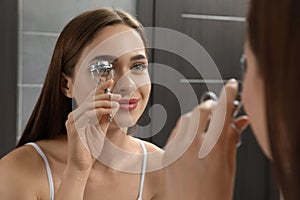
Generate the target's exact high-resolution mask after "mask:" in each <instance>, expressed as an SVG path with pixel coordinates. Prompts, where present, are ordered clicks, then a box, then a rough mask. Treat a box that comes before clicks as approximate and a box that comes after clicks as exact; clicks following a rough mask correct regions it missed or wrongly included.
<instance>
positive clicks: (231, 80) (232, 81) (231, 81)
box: [228, 78, 237, 83]
mask: <svg viewBox="0 0 300 200" xmlns="http://www.w3.org/2000/svg"><path fill="white" fill-rule="evenodd" d="M236 82H237V81H236V79H234V78H232V79H230V80H229V81H228V83H236Z"/></svg>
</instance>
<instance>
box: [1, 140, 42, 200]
mask: <svg viewBox="0 0 300 200" xmlns="http://www.w3.org/2000/svg"><path fill="white" fill-rule="evenodd" d="M43 164H44V163H43V160H42V159H41V157H40V156H39V154H38V153H37V152H36V151H35V150H34V149H33V147H31V146H28V145H25V146H22V147H19V148H17V149H15V150H13V151H12V152H10V153H9V154H7V155H6V156H4V157H3V158H2V159H1V160H0V193H1V196H2V195H4V197H7V198H4V199H36V197H37V196H38V188H40V187H39V184H41V182H40V181H41V177H43V169H44V167H42V165H43ZM16 191H18V192H16Z"/></svg>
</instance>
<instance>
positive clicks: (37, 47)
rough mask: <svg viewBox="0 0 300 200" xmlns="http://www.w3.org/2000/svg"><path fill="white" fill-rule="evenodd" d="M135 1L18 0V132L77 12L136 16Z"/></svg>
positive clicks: (19, 132) (21, 128)
mask: <svg viewBox="0 0 300 200" xmlns="http://www.w3.org/2000/svg"><path fill="white" fill-rule="evenodd" d="M136 1H137V0H89V1H84V0H63V1H61V0H51V1H49V0H19V75H18V90H19V92H18V93H19V98H18V100H19V105H18V135H17V138H19V136H20V134H21V133H22V131H23V129H24V127H25V125H26V123H27V120H28V118H29V116H30V114H31V112H32V110H33V107H34V105H35V103H36V100H37V98H38V96H39V93H40V91H41V88H42V84H43V81H44V78H45V75H46V72H47V69H48V66H49V64H50V59H51V56H52V52H53V49H54V46H55V42H56V40H57V38H58V35H59V33H60V31H61V30H62V28H63V27H64V26H65V25H66V24H67V23H68V22H69V21H70V20H71V19H72V18H73V17H75V16H76V15H78V14H80V13H82V12H84V11H86V10H89V9H94V8H97V7H103V6H105V7H113V8H121V9H123V10H125V11H127V12H129V13H131V14H133V15H136Z"/></svg>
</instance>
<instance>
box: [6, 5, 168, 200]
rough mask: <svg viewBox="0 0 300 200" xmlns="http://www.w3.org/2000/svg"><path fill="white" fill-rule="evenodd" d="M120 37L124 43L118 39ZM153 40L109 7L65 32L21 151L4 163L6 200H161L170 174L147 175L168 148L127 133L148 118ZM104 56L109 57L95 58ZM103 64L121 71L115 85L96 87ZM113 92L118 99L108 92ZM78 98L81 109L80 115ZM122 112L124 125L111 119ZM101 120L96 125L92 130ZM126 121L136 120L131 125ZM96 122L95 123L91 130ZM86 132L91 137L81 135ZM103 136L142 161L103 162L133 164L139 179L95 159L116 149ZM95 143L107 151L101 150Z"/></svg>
mask: <svg viewBox="0 0 300 200" xmlns="http://www.w3.org/2000/svg"><path fill="white" fill-rule="evenodd" d="M123 33H126V35H125V36H126V40H125V38H124V36H122V34H123ZM119 35H121V36H120V37H119ZM114 36H115V38H116V39H113V40H110V38H113V37H114ZM130 39H132V40H131V41H129V42H128V43H126V41H128V40H130ZM107 41H108V42H107ZM145 42H146V39H145V36H144V32H143V27H142V26H141V24H140V23H138V22H137V21H136V20H135V19H134V18H132V17H131V16H130V15H129V14H127V13H125V12H123V11H120V10H112V9H105V8H103V9H97V10H93V11H89V12H85V13H83V14H81V15H79V16H77V17H76V18H74V19H73V20H72V21H71V22H70V23H69V24H68V25H67V26H66V27H65V28H64V29H63V31H62V33H61V34H60V37H59V38H58V40H57V44H56V47H55V49H54V53H53V57H52V60H51V64H50V67H49V71H48V73H47V77H46V80H45V83H44V86H43V89H42V92H41V95H40V97H39V99H38V102H37V104H36V106H35V108H34V111H33V113H32V115H31V117H30V119H29V122H28V124H27V126H26V128H25V130H24V132H23V135H22V137H21V139H20V141H19V143H18V145H17V146H18V148H17V149H16V150H14V151H13V152H11V153H10V154H8V155H7V156H6V157H4V158H3V159H2V160H1V167H0V168H1V180H0V185H1V186H0V187H1V199H24V200H26V199H49V196H50V199H51V200H52V199H54V196H55V199H56V200H59V199H72V200H76V199H83V198H84V199H142V198H143V199H155V197H156V196H158V194H159V191H160V187H159V184H157V182H160V183H162V181H163V179H162V177H163V176H161V173H162V172H160V171H158V172H153V173H147V174H146V175H145V169H144V168H145V166H146V162H145V161H146V160H145V155H146V154H147V152H153V151H161V150H160V149H159V148H158V147H156V146H154V145H152V144H150V143H147V142H142V141H140V140H137V139H134V138H133V137H131V136H129V135H127V134H124V132H126V131H127V129H126V127H128V126H131V125H132V124H134V123H135V122H136V121H137V119H138V118H139V117H140V116H141V114H142V113H143V111H144V109H145V107H146V104H147V102H148V98H149V94H150V81H149V75H148V71H147V65H148V61H147V54H146V49H145ZM99 44H100V50H99V49H97V46H98V45H99ZM102 44H103V45H102ZM107 44H109V45H108V46H106V47H104V46H105V45H107ZM116 44H117V45H118V46H117V48H115V47H116V46H115V45H116ZM101 45H102V46H101ZM111 46H112V47H114V48H109V47H111ZM120 49H121V50H122V51H120ZM101 51H102V52H101ZM95 53H97V54H95ZM98 54H99V55H102V56H103V54H104V57H102V58H99V57H95V58H94V59H93V60H92V61H90V60H87V59H89V58H90V56H95V55H96V56H99V55H98ZM107 55H110V57H107ZM111 55H113V56H115V57H114V58H112V56H111ZM103 61H105V62H106V63H109V65H110V64H112V65H113V70H114V75H115V76H114V81H113V80H108V81H106V82H105V81H104V82H102V83H101V84H96V78H97V77H93V76H92V74H91V68H90V67H91V66H94V67H95V66H96V65H95V63H99V62H103ZM95 76H98V74H96V75H95ZM121 77H122V78H121ZM121 79H122V80H121ZM136 79H141V80H142V83H137V82H138V80H136ZM117 82H121V83H120V84H115V83H117ZM138 84H139V85H138ZM107 88H110V89H113V91H114V93H115V94H106V93H105V92H104V91H105V90H107ZM72 99H73V101H76V104H77V105H76V106H78V107H77V108H76V109H74V110H73V111H72ZM73 104H75V103H74V102H73ZM116 110H119V112H118V114H117V115H116V116H115V117H116V118H117V117H118V120H112V121H111V120H110V118H111V117H113V116H112V115H114V114H115V112H116ZM93 117H96V121H97V123H96V124H92V123H93V122H92V120H95V118H93ZM123 118H125V119H130V120H127V121H126V122H124V121H122V120H123ZM78 121H80V122H82V124H83V126H82V127H81V124H80V123H79V122H78ZM110 121H111V122H110ZM117 121H120V122H122V123H123V124H122V123H121V125H122V126H120V124H117ZM89 122H91V124H92V125H89V126H88V127H87V126H86V125H87V124H88V123H89ZM98 122H99V123H98ZM120 127H121V128H120ZM81 128H84V129H85V131H83V132H80V130H81ZM89 131H90V132H89ZM81 133H83V135H81ZM98 133H99V134H98ZM101 134H103V135H105V136H106V137H107V138H108V139H109V141H110V142H111V143H110V144H112V145H111V146H113V145H115V146H117V147H118V148H120V149H122V150H123V151H125V152H129V153H133V154H140V155H141V156H139V157H138V158H134V159H132V160H127V162H126V159H127V158H126V157H122V158H120V157H118V160H117V161H115V160H113V158H112V157H109V156H108V157H106V158H100V159H103V160H104V161H107V162H111V163H109V164H111V165H113V166H115V164H116V163H126V167H127V168H128V169H133V170H134V171H135V172H136V173H126V172H122V171H118V170H115V169H113V168H110V167H109V166H107V165H104V164H102V163H101V162H98V161H95V160H96V159H98V157H97V156H100V154H102V151H105V150H106V149H107V148H108V147H109V142H105V141H104V140H105V138H104V137H102V136H101ZM95 135H96V137H95ZM99 135H100V136H99ZM93 140H97V141H93ZM84 141H85V142H86V143H85V142H84ZM93 142H95V144H98V145H99V146H96V147H95V146H94V147H95V148H93V145H94V144H93ZM26 144H27V145H26ZM101 144H102V145H101ZM94 153H99V155H95V154H94ZM103 154H104V153H103ZM110 156H111V155H110ZM109 159H110V160H109ZM45 166H46V168H45ZM121 167H123V166H121ZM4 171H5V173H4ZM47 180H48V181H47ZM16 188H17V190H18V192H15V190H16ZM49 190H50V194H49ZM161 199H162V198H161Z"/></svg>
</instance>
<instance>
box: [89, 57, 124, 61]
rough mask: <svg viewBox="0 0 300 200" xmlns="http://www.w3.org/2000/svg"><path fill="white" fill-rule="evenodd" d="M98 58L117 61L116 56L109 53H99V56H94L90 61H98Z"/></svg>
mask: <svg viewBox="0 0 300 200" xmlns="http://www.w3.org/2000/svg"><path fill="white" fill-rule="evenodd" d="M99 60H102V61H109V62H115V61H118V58H117V57H115V56H111V55H99V56H95V57H94V58H93V59H92V60H91V61H90V62H93V61H99Z"/></svg>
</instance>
